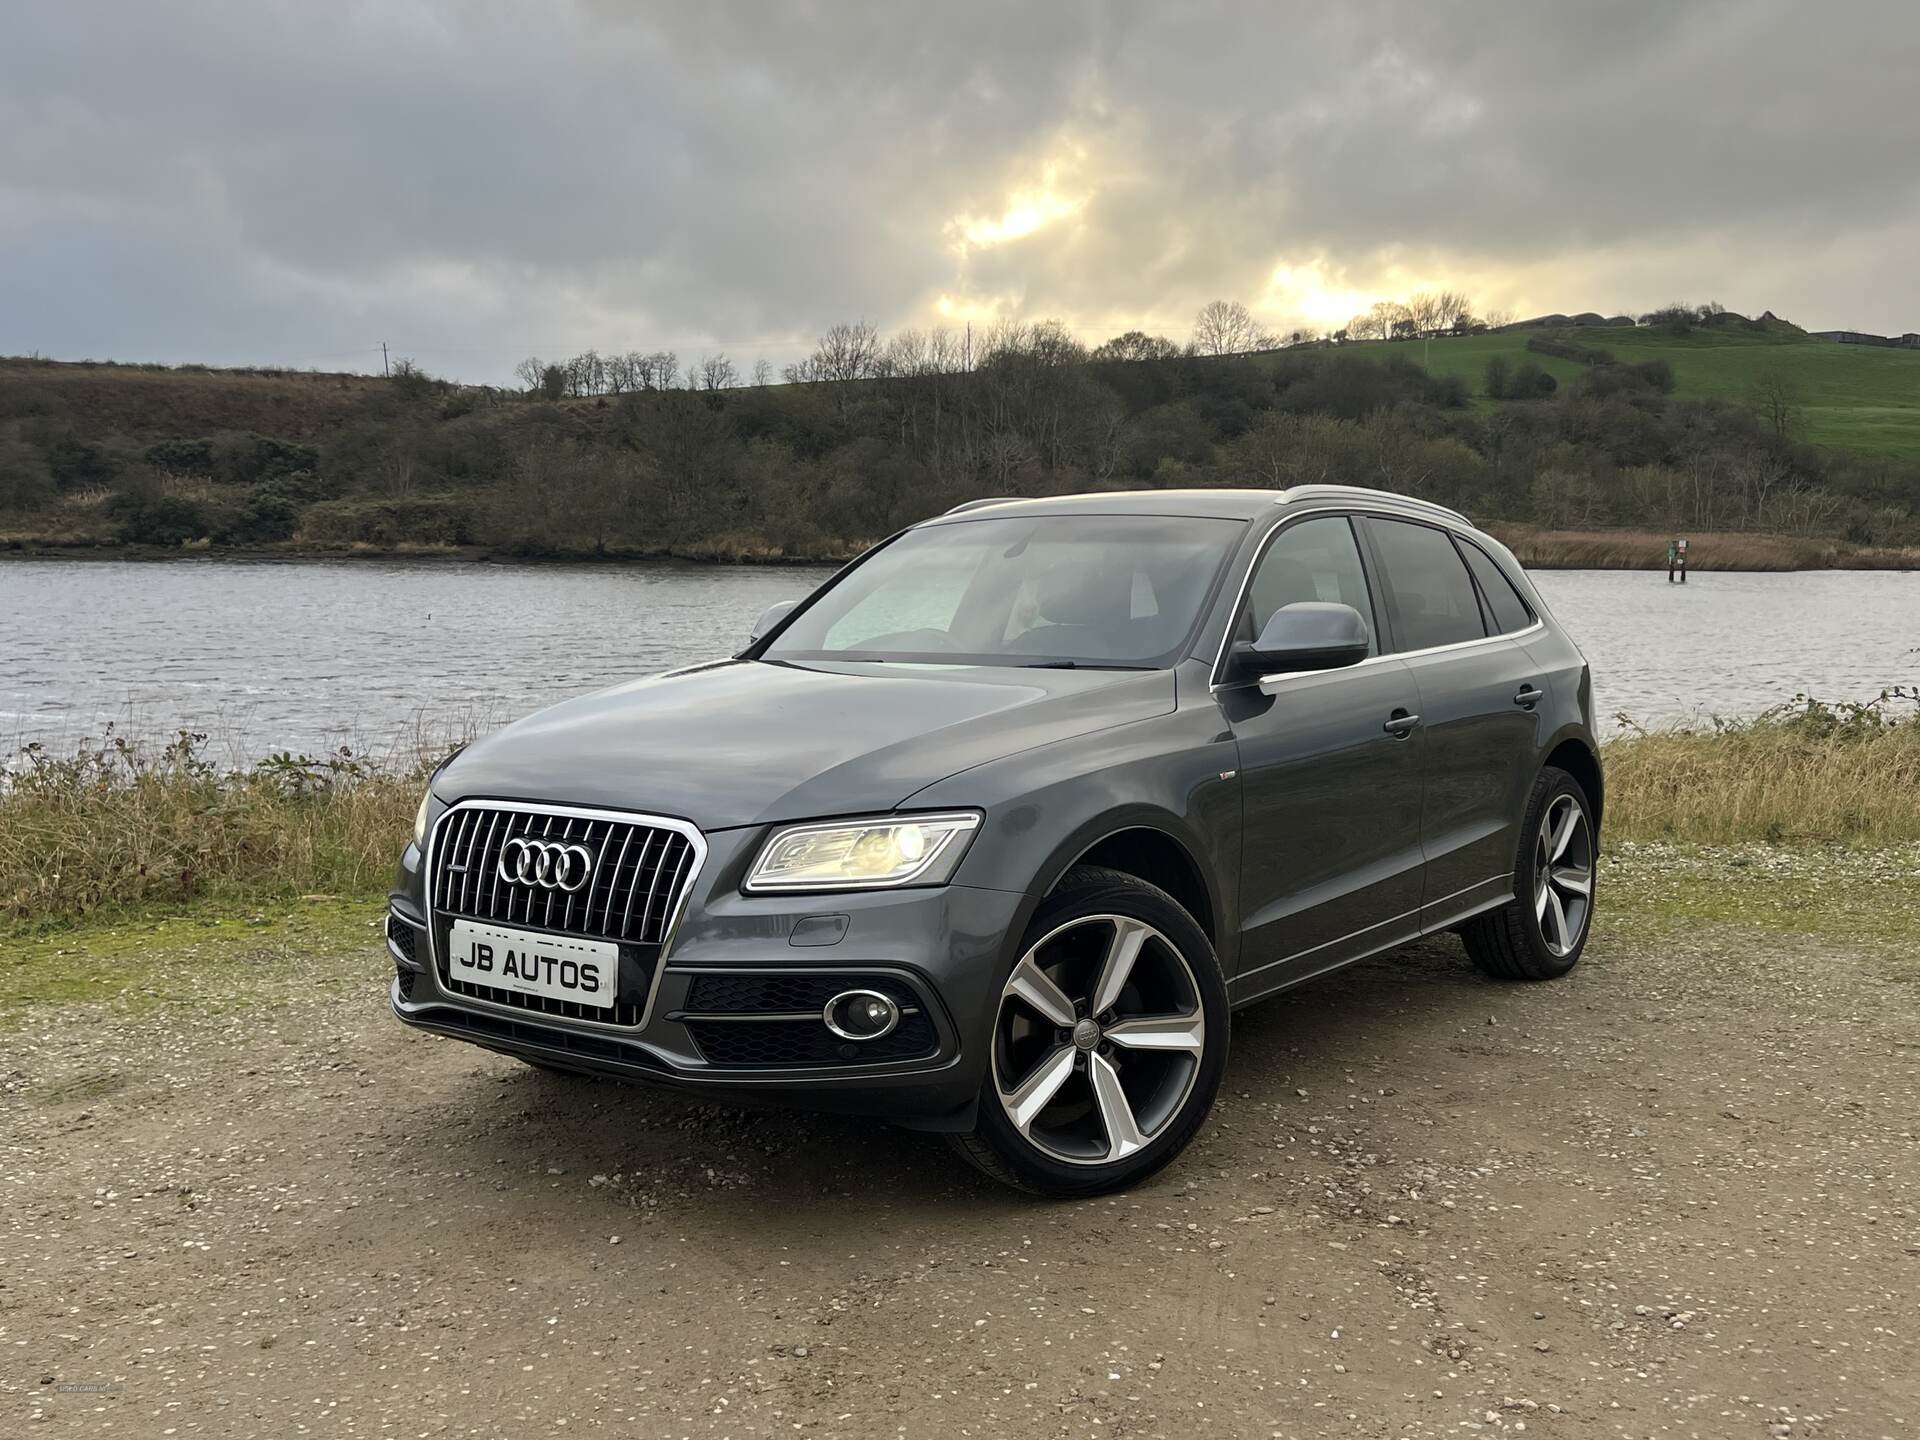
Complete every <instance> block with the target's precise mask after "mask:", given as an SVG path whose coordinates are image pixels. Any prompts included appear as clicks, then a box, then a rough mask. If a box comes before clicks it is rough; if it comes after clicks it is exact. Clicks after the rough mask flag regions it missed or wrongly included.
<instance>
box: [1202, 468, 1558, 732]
mask: <svg viewBox="0 0 1920 1440" xmlns="http://www.w3.org/2000/svg"><path fill="white" fill-rule="evenodd" d="M1281 503H1285V502H1284V501H1283V502H1281ZM1421 503H1422V504H1425V503H1429V502H1424V501H1423V502H1421ZM1434 508H1435V509H1440V508H1441V507H1439V506H1435V507H1434ZM1446 513H1447V514H1449V515H1450V514H1451V513H1452V512H1451V511H1448V512H1446ZM1316 515H1378V516H1380V517H1381V518H1382V519H1383V520H1404V521H1407V522H1409V523H1411V524H1415V525H1427V526H1430V527H1431V528H1433V529H1436V530H1441V531H1443V532H1445V533H1447V534H1449V535H1452V534H1455V533H1456V532H1457V531H1460V530H1463V529H1464V530H1469V531H1470V530H1471V529H1472V528H1473V527H1472V525H1471V524H1470V523H1468V522H1466V521H1456V522H1454V523H1450V524H1439V523H1436V522H1435V521H1433V520H1430V519H1427V518H1426V517H1424V516H1413V515H1407V514H1404V513H1398V512H1396V511H1394V510H1393V509H1392V508H1391V507H1389V506H1386V505H1376V504H1371V503H1368V502H1366V501H1363V500H1356V501H1354V502H1353V503H1351V504H1346V505H1318V506H1315V507H1314V508H1312V509H1310V510H1297V511H1294V512H1293V513H1291V514H1288V515H1283V516H1281V517H1280V518H1279V519H1278V520H1276V521H1274V522H1273V524H1271V525H1269V526H1268V527H1267V533H1266V534H1264V535H1262V536H1261V537H1260V540H1259V543H1258V544H1257V545H1256V546H1255V548H1254V552H1253V560H1252V561H1251V563H1249V564H1248V566H1247V573H1246V574H1245V575H1243V576H1241V577H1240V590H1239V593H1238V594H1236V595H1235V596H1234V600H1233V606H1232V608H1231V609H1229V610H1228V611H1227V627H1226V630H1225V632H1224V633H1223V634H1222V635H1221V636H1220V649H1219V651H1218V652H1217V653H1216V654H1215V655H1214V659H1213V668H1212V670H1211V671H1210V672H1209V673H1210V675H1211V677H1212V678H1211V679H1210V680H1209V681H1208V684H1207V689H1208V690H1209V691H1219V690H1229V689H1236V688H1241V687H1244V686H1247V685H1258V686H1259V687H1260V689H1261V692H1262V693H1263V694H1269V695H1270V694H1272V693H1273V692H1272V691H1270V690H1268V689H1267V686H1268V685H1269V684H1277V683H1279V682H1280V681H1282V680H1300V679H1305V678H1307V677H1309V676H1316V675H1319V676H1325V675H1344V674H1346V673H1348V672H1349V671H1353V670H1361V669H1364V668H1365V667H1367V666H1369V665H1378V664H1380V663H1381V662H1383V661H1387V660H1417V659H1419V658H1420V657H1421V656H1423V655H1444V654H1447V653H1448V652H1450V651H1455V650H1471V649H1472V648H1473V647H1474V646H1476V645H1493V644H1496V643H1498V642H1500V641H1503V640H1518V639H1519V638H1521V637H1522V636H1523V635H1531V634H1532V633H1533V632H1534V631H1536V630H1543V629H1545V628H1546V622H1545V621H1544V620H1542V619H1541V618H1540V616H1539V615H1537V614H1536V615H1535V616H1534V617H1533V623H1532V624H1531V625H1529V626H1527V628H1526V629H1524V630H1511V631H1507V632H1506V633H1504V634H1500V635H1482V636H1481V637H1480V638H1479V639H1477V640H1456V641H1454V642H1453V643H1451V644H1448V645H1429V646H1427V647H1425V648H1424V649H1420V650H1396V651H1394V652H1392V653H1391V654H1380V655H1369V656H1368V657H1367V658H1366V659H1364V660H1360V661H1356V662H1355V663H1354V664H1352V665H1340V666H1336V667H1335V668H1333V669H1331V670H1290V671H1285V672H1282V673H1280V674H1277V675H1262V676H1260V677H1258V678H1257V679H1254V680H1223V679H1222V678H1221V676H1222V675H1223V674H1224V673H1225V671H1224V666H1225V665H1226V661H1227V652H1228V650H1229V649H1231V648H1232V646H1233V627H1234V621H1235V620H1236V619H1237V618H1238V617H1239V614H1240V611H1241V609H1242V608H1243V607H1244V606H1245V605H1246V603H1247V595H1248V594H1249V593H1250V592H1251V591H1252V589H1253V576H1254V572H1255V571H1256V570H1258V569H1259V568H1260V561H1261V560H1262V559H1264V558H1265V556H1266V553H1267V547H1268V546H1269V545H1271V544H1272V543H1273V538H1274V536H1276V535H1278V534H1279V533H1280V532H1281V531H1282V530H1284V529H1285V528H1286V527H1287V526H1288V525H1291V524H1292V523H1293V522H1294V521H1296V520H1304V519H1307V518H1308V517H1310V516H1316ZM1461 538H1465V537H1464V536H1462V537H1461ZM1468 543H1469V544H1471V543H1472V542H1471V540H1469V541H1468ZM1360 563H1361V565H1362V566H1365V565H1366V564H1367V555H1366V552H1365V550H1364V549H1363V550H1362V551H1361V555H1360ZM1496 563H1497V562H1496ZM1461 568H1462V569H1465V562H1464V561H1462V562H1461ZM1467 578H1468V579H1470V580H1471V579H1472V578H1473V577H1472V572H1471V571H1469V572H1468V577H1467ZM1475 583H1476V584H1477V583H1478V582H1475ZM1367 584H1368V587H1369V589H1371V588H1372V587H1373V585H1374V584H1375V577H1374V575H1373V573H1372V571H1371V569H1369V570H1368V573H1367ZM1529 608H1531V607H1529Z"/></svg>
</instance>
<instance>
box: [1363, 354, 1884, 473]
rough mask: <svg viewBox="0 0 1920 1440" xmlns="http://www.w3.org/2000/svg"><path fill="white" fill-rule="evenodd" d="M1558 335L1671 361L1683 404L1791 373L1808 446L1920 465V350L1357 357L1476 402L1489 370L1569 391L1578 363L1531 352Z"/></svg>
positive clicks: (1626, 357) (1728, 396)
mask: <svg viewBox="0 0 1920 1440" xmlns="http://www.w3.org/2000/svg"><path fill="white" fill-rule="evenodd" d="M1536 334H1540V335H1552V336H1554V337H1556V338H1559V339H1564V340H1570V341H1572V342H1573V343H1575V344H1578V345H1588V346H1593V347H1596V348H1598V349H1601V350H1607V351H1610V352H1611V353H1612V355H1613V357H1614V358H1615V359H1616V360H1619V361H1620V362H1621V363H1623V364H1632V363H1634V362H1637V361H1641V360H1665V361H1666V362H1667V363H1668V364H1669V365H1671V366H1672V367H1673V374H1674V380H1675V386H1674V393H1675V394H1676V395H1678V396H1680V397H1681V398H1683V399H1687V398H1698V399H1716V400H1731V401H1735V402H1738V401H1739V400H1740V399H1741V397H1742V396H1743V395H1744V394H1745V393H1746V390H1747V386H1748V385H1749V384H1750V383H1751V382H1752V380H1753V378H1754V376H1755V375H1757V374H1758V373H1759V372H1761V371H1762V370H1769V369H1784V370H1790V371H1792V372H1793V373H1794V374H1796V375H1798V376H1799V377H1800V380H1801V383H1802V384H1803V385H1804V386H1805V387H1806V404H1805V413H1806V422H1807V439H1809V440H1811V441H1813V442H1814V443H1815V444H1817V445H1836V446H1841V447H1843V448H1846V449H1849V450H1865V451H1873V452H1877V453H1879V454H1884V455H1898V456H1901V457H1902V458H1904V459H1909V460H1920V350H1892V349H1884V348H1882V347H1879V346H1874V345H1838V344H1835V343H1834V342H1833V341H1830V340H1814V339H1811V338H1809V337H1807V336H1805V335H1801V334H1798V333H1793V332H1789V331H1781V332H1777V333H1771V334H1753V333H1733V332H1728V331H1722V330H1710V329H1703V330H1694V331H1691V332H1689V333H1688V334H1685V335H1673V334H1669V333H1667V332H1666V331H1663V330H1658V329H1652V328H1644V327H1636V328H1634V329H1631V330H1629V329H1612V330H1609V329H1599V328H1594V329H1568V330H1552V331H1507V332H1503V333H1501V334H1497V335H1467V336H1462V337H1461V338H1459V339H1457V340H1456V339H1447V340H1405V341H1393V340H1371V341H1366V342H1363V343H1361V344H1358V345H1355V346H1352V347H1351V348H1352V349H1354V350H1356V351H1364V352H1370V353H1376V354H1387V353H1395V354H1401V355H1405V356H1406V357H1407V358H1409V359H1411V360H1414V361H1417V362H1419V363H1421V364H1424V365H1425V366H1426V367H1427V368H1428V369H1429V370H1431V371H1433V372H1434V373H1435V374H1437V375H1457V376H1459V377H1460V378H1461V379H1462V380H1463V381H1465V382H1466V384H1467V387H1468V388H1469V389H1470V390H1471V391H1472V392H1473V393H1474V394H1475V395H1476V396H1478V395H1479V394H1480V391H1481V389H1482V387H1483V385H1484V383H1485V377H1486V370H1487V361H1489V360H1490V359H1492V358H1493V357H1494V356H1496V355H1499V356H1504V357H1505V358H1506V360H1507V362H1508V363H1509V364H1514V365H1517V364H1519V363H1520V362H1521V361H1522V360H1532V361H1535V362H1536V363H1538V364H1539V365H1540V367H1541V368H1542V369H1544V370H1547V371H1550V372H1551V373H1552V374H1553V375H1554V377H1555V378H1556V379H1558V380H1559V381H1560V382H1561V383H1562V384H1563V385H1564V384H1565V383H1566V382H1567V381H1569V380H1571V379H1573V377H1574V376H1576V375H1578V374H1579V373H1580V371H1581V370H1582V369H1583V368H1584V367H1583V366H1581V365H1580V364H1578V363H1577V362H1575V361H1572V360H1562V359H1560V358H1559V357H1557V356H1553V355H1537V354H1534V353H1533V352H1531V351H1529V350H1528V349H1527V340H1528V338H1529V337H1530V336H1531V335H1536Z"/></svg>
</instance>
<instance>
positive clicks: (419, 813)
mask: <svg viewBox="0 0 1920 1440" xmlns="http://www.w3.org/2000/svg"><path fill="white" fill-rule="evenodd" d="M432 804H433V787H432V786H431V785H429V786H428V787H427V793H426V794H424V795H422V796H421V797H420V808H419V809H418V810H416V811H414V812H413V843H414V848H416V849H419V848H422V847H424V846H425V845H426V843H427V807H428V806H430V805H432Z"/></svg>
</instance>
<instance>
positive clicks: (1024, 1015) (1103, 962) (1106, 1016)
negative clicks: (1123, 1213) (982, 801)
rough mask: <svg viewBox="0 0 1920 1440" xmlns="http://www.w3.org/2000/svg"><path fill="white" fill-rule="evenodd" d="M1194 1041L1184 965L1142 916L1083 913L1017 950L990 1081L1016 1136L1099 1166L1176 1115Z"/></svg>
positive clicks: (1195, 1065)
mask: <svg viewBox="0 0 1920 1440" xmlns="http://www.w3.org/2000/svg"><path fill="white" fill-rule="evenodd" d="M1205 1048H1206V1015H1205V1011H1204V1009H1203V1007H1202V1005H1201V999H1200V989H1199V986H1198V985H1197V984H1196V983H1195V981H1194V975H1193V969H1192V966H1191V965H1190V964H1189V963H1188V961H1187V957H1186V956H1185V955H1183V954H1181V953H1180V950H1179V947H1178V946H1176V945H1174V944H1173V942H1172V941H1170V940H1169V939H1167V937H1166V936H1165V935H1163V934H1161V933H1160V932H1159V931H1158V930H1156V929H1154V928H1153V927H1152V926H1151V925H1148V924H1146V923H1145V922H1144V921H1140V920H1135V919H1133V918H1131V917H1129V916H1125V915H1087V916H1082V917H1080V918H1078V919H1074V920H1070V921H1068V922H1067V923H1066V924H1064V925H1061V926H1059V927H1058V928H1057V929H1054V930H1051V931H1049V932H1048V933H1047V934H1046V935H1044V936H1042V937H1041V939H1040V940H1039V941H1038V942H1037V943H1036V944H1035V945H1033V946H1032V948H1030V949H1029V950H1028V951H1027V953H1026V954H1024V955H1022V956H1021V957H1020V963H1019V964H1017V965H1015V966H1014V967H1013V973H1012V974H1011V975H1010V976H1008V977H1007V983H1006V986H1005V987H1004V988H1003V989H1002V991H1001V992H1000V1010H999V1014H998V1016H997V1017H996V1019H995V1022H994V1036H993V1081H994V1089H995V1090H996V1092H997V1093H998V1094H999V1097H1000V1105H1001V1108H1002V1109H1003V1110H1004V1111H1005V1113H1006V1116H1007V1119H1008V1120H1009V1121H1011V1122H1012V1124H1013V1128H1014V1129H1015V1130H1017V1131H1018V1132H1019V1133H1020V1135H1021V1136H1022V1137H1024V1138H1025V1139H1026V1140H1027V1142H1028V1143H1029V1144H1031V1145H1033V1146H1034V1147H1035V1148H1036V1149H1038V1150H1040V1151H1042V1152H1043V1153H1045V1154H1046V1155H1049V1156H1051V1157H1052V1158H1054V1159H1056V1160H1061V1161H1065V1162H1067V1163H1069V1164H1074V1165H1104V1164H1108V1163H1111V1162H1113V1161H1116V1160H1123V1159H1125V1158H1127V1157H1128V1156H1130V1155H1133V1154H1135V1153H1137V1152H1138V1151H1140V1150H1142V1149H1144V1148H1145V1147H1146V1146H1147V1145H1149V1144H1150V1143H1152V1141H1153V1139H1154V1137H1155V1136H1156V1135H1158V1134H1160V1133H1161V1131H1163V1130H1164V1129H1165V1128H1166V1127H1167V1126H1168V1125H1169V1124H1170V1123H1171V1122H1172V1121H1173V1118H1174V1117H1175V1116H1176V1115H1178V1114H1179V1113H1180V1108H1181V1105H1182V1104H1183V1103H1184V1102H1185V1100H1186V1098H1187V1096H1188V1094H1189V1093H1190V1092H1191V1091H1192V1089H1193V1082H1194V1078H1195V1076H1197V1075H1198V1074H1199V1073H1200V1060H1201V1056H1202V1054H1203V1053H1204V1051H1205Z"/></svg>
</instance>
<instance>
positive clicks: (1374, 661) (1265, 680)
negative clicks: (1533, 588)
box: [1252, 620, 1546, 695]
mask: <svg viewBox="0 0 1920 1440" xmlns="http://www.w3.org/2000/svg"><path fill="white" fill-rule="evenodd" d="M1545 628H1546V626H1545V624H1544V623H1543V622H1542V621H1539V620H1535V621H1534V622H1533V624H1531V625H1529V626H1528V627H1527V628H1526V629H1524V630H1510V631H1508V632H1507V633H1506V634H1504V635H1483V636H1481V637H1480V638H1479V639H1478V640H1456V641H1454V642H1453V643H1452V644H1451V645H1429V646H1427V647H1426V649H1424V650H1400V651H1396V652H1395V653H1393V654H1391V655H1369V656H1368V657H1367V658H1366V659H1364V660H1359V661H1356V662H1354V663H1353V664H1351V665H1338V666H1335V667H1334V668H1333V669H1331V670H1286V671H1282V672H1281V673H1280V674H1278V675H1262V676H1261V677H1260V678H1259V679H1258V680H1255V681H1253V682H1252V683H1253V684H1255V685H1258V686H1259V687H1260V690H1261V693H1262V694H1266V695H1271V694H1272V693H1273V691H1271V690H1269V689H1267V687H1268V686H1269V685H1278V684H1279V683H1281V682H1282V681H1283V680H1308V679H1312V678H1313V677H1315V676H1326V675H1345V674H1346V673H1347V672H1348V671H1351V670H1364V669H1365V668H1366V667H1367V666H1369V665H1378V664H1380V663H1382V662H1383V661H1387V660H1418V659H1420V658H1422V657H1423V656H1427V655H1449V654H1452V653H1453V652H1455V651H1459V650H1473V649H1476V648H1478V647H1479V646H1482V645H1499V644H1502V643H1504V642H1506V641H1508V640H1518V639H1520V638H1521V637H1522V636H1526V635H1531V634H1532V633H1533V632H1534V631H1536V630H1544V629H1545Z"/></svg>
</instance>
